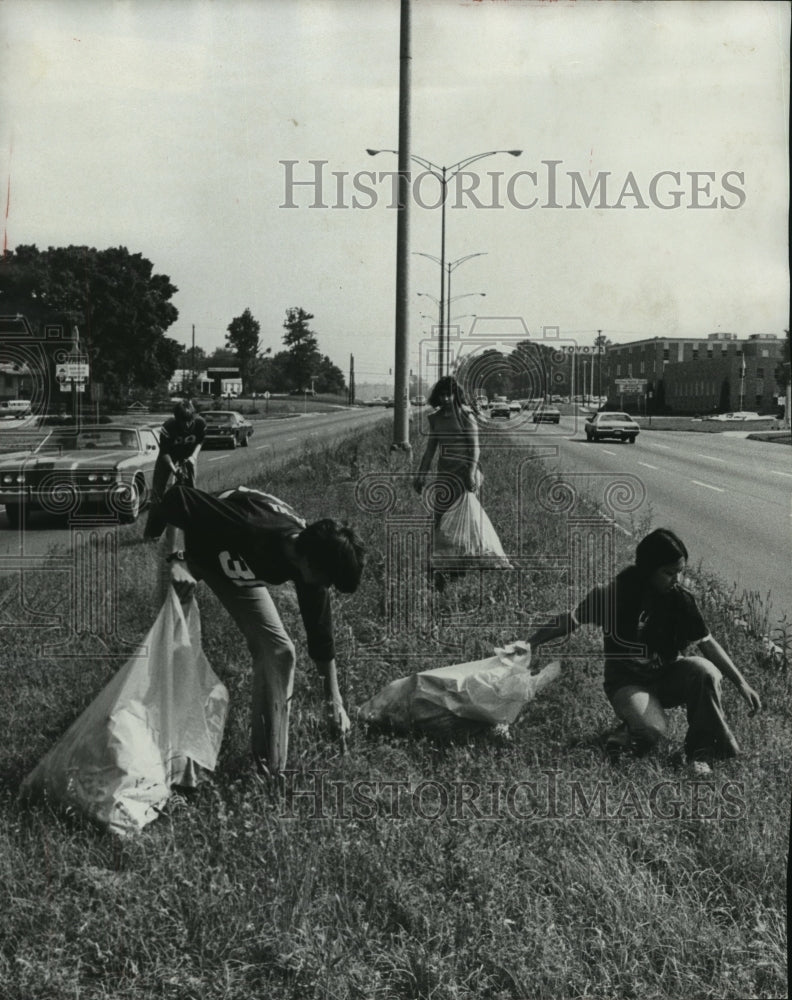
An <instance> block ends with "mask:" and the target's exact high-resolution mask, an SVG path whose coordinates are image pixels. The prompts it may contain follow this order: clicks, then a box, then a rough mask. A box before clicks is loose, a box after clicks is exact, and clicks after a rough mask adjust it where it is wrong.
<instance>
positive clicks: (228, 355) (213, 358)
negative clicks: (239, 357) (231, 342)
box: [206, 347, 236, 368]
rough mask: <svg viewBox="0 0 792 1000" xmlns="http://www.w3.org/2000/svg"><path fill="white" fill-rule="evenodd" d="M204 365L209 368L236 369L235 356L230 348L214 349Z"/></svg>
mask: <svg viewBox="0 0 792 1000" xmlns="http://www.w3.org/2000/svg"><path fill="white" fill-rule="evenodd" d="M206 364H207V366H208V367H209V368H236V354H234V352H233V351H232V350H231V348H230V347H215V349H214V350H213V351H212V353H211V354H210V355H208V356H207V358H206Z"/></svg>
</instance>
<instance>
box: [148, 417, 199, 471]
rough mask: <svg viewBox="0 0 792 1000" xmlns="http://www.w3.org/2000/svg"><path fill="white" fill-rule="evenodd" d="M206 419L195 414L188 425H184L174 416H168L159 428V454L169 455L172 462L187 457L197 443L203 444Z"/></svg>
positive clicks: (181, 460)
mask: <svg viewBox="0 0 792 1000" xmlns="http://www.w3.org/2000/svg"><path fill="white" fill-rule="evenodd" d="M205 434H206V421H205V420H204V418H203V417H199V416H196V417H195V418H194V419H193V421H192V423H191V424H190V426H189V427H184V426H183V425H182V424H180V423H179V421H178V420H177V419H176V417H169V418H168V419H167V420H166V421H165V423H164V424H163V425H162V427H161V428H160V438H159V446H160V454H161V455H170V457H171V458H172V459H173V460H174V462H183V461H184V459H185V458H189V457H190V455H192V453H193V452H194V451H195V449H196V448H197V447H198V445H199V444H203V439H204V435H205Z"/></svg>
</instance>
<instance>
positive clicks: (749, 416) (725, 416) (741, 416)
mask: <svg viewBox="0 0 792 1000" xmlns="http://www.w3.org/2000/svg"><path fill="white" fill-rule="evenodd" d="M704 419H705V420H727V421H732V420H733V421H742V420H775V417H772V416H765V417H760V416H759V414H758V413H754V412H753V411H752V410H737V411H736V412H734V413H717V414H716V415H715V416H713V417H705V418H704Z"/></svg>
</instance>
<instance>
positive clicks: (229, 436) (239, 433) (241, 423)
mask: <svg viewBox="0 0 792 1000" xmlns="http://www.w3.org/2000/svg"><path fill="white" fill-rule="evenodd" d="M201 416H202V417H203V418H204V420H205V421H206V434H205V436H204V443H203V446H204V448H208V447H210V446H211V445H213V444H216V445H220V446H221V447H226V448H247V444H248V441H249V440H250V438H251V437H252V436H253V425H252V424H251V423H250V421H249V420H245V418H244V417H243V416H242V414H241V413H237V411H236V410H207V411H206V413H202V414H201Z"/></svg>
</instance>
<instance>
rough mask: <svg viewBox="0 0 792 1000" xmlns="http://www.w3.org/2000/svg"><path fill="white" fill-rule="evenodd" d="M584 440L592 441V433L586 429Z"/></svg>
mask: <svg viewBox="0 0 792 1000" xmlns="http://www.w3.org/2000/svg"><path fill="white" fill-rule="evenodd" d="M586 440H587V441H593V440H594V435H593V434H592V433H591V431H586Z"/></svg>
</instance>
